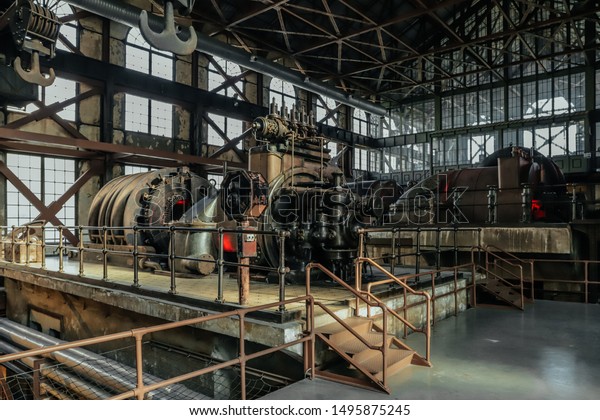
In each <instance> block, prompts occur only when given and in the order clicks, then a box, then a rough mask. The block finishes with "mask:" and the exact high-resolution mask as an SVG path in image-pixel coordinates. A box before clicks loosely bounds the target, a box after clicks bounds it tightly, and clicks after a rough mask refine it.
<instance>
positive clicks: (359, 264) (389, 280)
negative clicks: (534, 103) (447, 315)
mask: <svg viewBox="0 0 600 420" xmlns="http://www.w3.org/2000/svg"><path fill="white" fill-rule="evenodd" d="M364 263H368V264H370V265H371V266H373V267H375V268H377V269H378V270H379V271H381V272H382V273H383V274H384V275H385V276H387V277H388V278H387V279H385V280H382V281H380V282H378V283H379V284H385V283H394V284H397V285H399V286H401V287H402V289H403V293H404V302H403V303H404V305H403V306H404V308H403V311H404V316H401V315H400V314H398V312H396V310H394V309H392V308H390V307H389V306H388V305H386V304H385V303H383V302H382V301H381V299H379V298H377V297H375V295H373V294H372V293H371V285H370V284H369V286H368V288H367V291H366V292H363V291H362V290H361V289H362V288H361V289H358V290H359V291H361V292H362V293H365V294H366V295H367V296H369V298H371V299H373V300H374V301H375V302H378V303H379V304H380V305H381V306H382V307H383V308H385V310H386V311H388V312H389V313H390V314H391V315H392V316H394V317H395V318H396V319H397V320H399V321H400V322H401V323H402V324H403V326H404V337H406V336H407V335H408V332H407V331H406V328H410V329H411V330H413V331H414V332H418V333H422V334H424V335H425V356H424V357H423V359H425V361H426V362H427V364H429V365H431V324H432V321H431V319H432V316H431V308H432V306H431V296H430V295H429V293H427V292H425V291H423V290H415V289H413V288H412V287H410V286H409V285H408V284H406V283H405V282H404V281H402V280H401V279H400V278H399V277H396V276H394V275H393V274H392V273H390V272H389V271H388V270H386V269H385V268H384V267H382V266H381V265H380V264H379V263H377V262H376V261H374V260H372V259H371V258H365V257H363V258H357V260H356V265H357V270H356V273H357V274H358V275H359V277H360V276H362V264H364ZM358 284H359V285H360V284H362V280H361V279H360V278H359V280H358ZM407 292H408V293H410V294H412V295H414V296H422V297H423V298H424V302H425V326H424V328H417V327H415V326H414V325H413V324H412V323H411V322H409V321H408V319H407V310H408V308H407V304H408V302H407V300H408V299H407V298H408V296H407ZM357 304H358V301H357ZM357 310H358V306H357ZM367 316H369V317H370V316H371V314H370V308H367ZM421 357H422V356H421Z"/></svg>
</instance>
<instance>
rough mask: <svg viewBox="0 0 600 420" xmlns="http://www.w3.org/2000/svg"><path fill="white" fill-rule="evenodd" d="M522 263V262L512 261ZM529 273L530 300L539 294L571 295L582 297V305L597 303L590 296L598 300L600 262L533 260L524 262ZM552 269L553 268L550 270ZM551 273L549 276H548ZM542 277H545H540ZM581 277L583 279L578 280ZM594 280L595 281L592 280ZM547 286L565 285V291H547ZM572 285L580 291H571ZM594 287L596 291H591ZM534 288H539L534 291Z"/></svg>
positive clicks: (599, 297)
mask: <svg viewBox="0 0 600 420" xmlns="http://www.w3.org/2000/svg"><path fill="white" fill-rule="evenodd" d="M514 261H523V260H514ZM526 263H527V264H529V265H530V267H531V269H530V270H531V272H530V274H529V279H528V281H529V282H530V283H531V299H532V300H533V299H534V296H535V295H538V296H539V293H545V294H552V295H554V294H571V295H578V296H582V298H581V300H582V301H583V302H584V303H597V301H592V300H591V296H595V297H596V299H597V300H600V280H598V278H599V273H600V261H597V260H584V259H544V258H533V259H530V260H526ZM550 267H554V268H550ZM550 273H551V274H550ZM542 275H544V276H546V277H542ZM581 277H583V279H578V278H581ZM594 279H595V280H594ZM549 285H554V286H556V285H566V286H567V289H571V290H567V289H564V290H561V289H560V288H559V289H549V288H547V286H549ZM573 285H578V286H581V289H582V290H573V288H572V287H569V286H573ZM594 286H595V289H596V290H593V288H594ZM536 288H541V289H542V290H541V291H540V290H539V289H538V290H537V291H536Z"/></svg>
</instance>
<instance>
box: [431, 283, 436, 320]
mask: <svg viewBox="0 0 600 420" xmlns="http://www.w3.org/2000/svg"><path fill="white" fill-rule="evenodd" d="M431 310H432V311H433V323H434V324H435V275H434V274H433V273H431Z"/></svg>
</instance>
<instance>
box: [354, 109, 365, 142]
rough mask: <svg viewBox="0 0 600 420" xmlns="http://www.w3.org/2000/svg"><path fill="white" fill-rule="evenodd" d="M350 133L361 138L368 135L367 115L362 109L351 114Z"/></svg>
mask: <svg viewBox="0 0 600 420" xmlns="http://www.w3.org/2000/svg"><path fill="white" fill-rule="evenodd" d="M352 131H354V132H355V133H358V134H362V135H363V136H367V135H368V134H369V120H368V116H367V113H366V112H365V111H363V110H362V109H355V110H354V113H353V114H352Z"/></svg>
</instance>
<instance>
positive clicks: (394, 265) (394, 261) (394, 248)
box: [390, 228, 398, 275]
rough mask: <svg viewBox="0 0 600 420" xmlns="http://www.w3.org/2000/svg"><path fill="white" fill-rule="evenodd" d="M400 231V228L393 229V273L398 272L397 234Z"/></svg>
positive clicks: (391, 262)
mask: <svg viewBox="0 0 600 420" xmlns="http://www.w3.org/2000/svg"><path fill="white" fill-rule="evenodd" d="M397 233H398V228H393V229H392V260H391V261H390V268H391V271H392V274H394V275H395V274H396V273H395V271H396V234H397Z"/></svg>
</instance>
